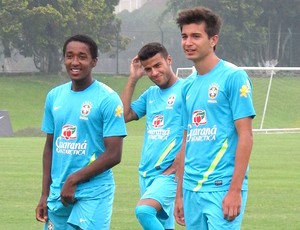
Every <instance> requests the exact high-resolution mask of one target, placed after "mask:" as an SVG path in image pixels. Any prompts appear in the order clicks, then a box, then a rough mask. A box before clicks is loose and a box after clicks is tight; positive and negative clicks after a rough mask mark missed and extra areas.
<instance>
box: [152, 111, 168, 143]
mask: <svg viewBox="0 0 300 230" xmlns="http://www.w3.org/2000/svg"><path fill="white" fill-rule="evenodd" d="M163 127H164V117H163V115H160V114H159V115H156V116H155V117H154V118H153V121H152V126H149V129H148V131H147V133H148V139H152V140H167V139H168V136H169V134H170V129H163Z"/></svg>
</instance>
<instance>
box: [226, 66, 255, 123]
mask: <svg viewBox="0 0 300 230" xmlns="http://www.w3.org/2000/svg"><path fill="white" fill-rule="evenodd" d="M227 87H228V97H229V102H230V106H231V110H232V114H233V119H234V120H238V119H241V118H244V117H254V116H255V111H254V107H253V101H252V83H251V81H250V79H249V77H248V75H247V73H246V72H245V71H244V70H238V71H236V72H234V73H233V74H232V76H231V77H230V78H228V82H227Z"/></svg>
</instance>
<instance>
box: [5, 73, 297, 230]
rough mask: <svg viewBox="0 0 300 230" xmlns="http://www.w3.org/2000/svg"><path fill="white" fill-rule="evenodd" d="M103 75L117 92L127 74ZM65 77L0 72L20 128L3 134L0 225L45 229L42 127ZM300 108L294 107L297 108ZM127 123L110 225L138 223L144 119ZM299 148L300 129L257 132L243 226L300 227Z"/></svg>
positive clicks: (9, 107)
mask: <svg viewBox="0 0 300 230" xmlns="http://www.w3.org/2000/svg"><path fill="white" fill-rule="evenodd" d="M99 79H101V81H103V82H106V83H107V84H108V85H110V86H112V87H113V88H114V89H116V91H117V92H121V90H122V88H123V86H124V84H125V82H126V78H123V77H119V78H110V77H101V78H100V77H99ZM65 81H66V78H64V77H63V76H61V77H56V76H53V77H51V76H48V77H42V76H33V77H32V76H31V77H0V109H6V110H8V111H9V114H10V118H11V121H12V125H13V129H14V132H15V134H16V135H15V137H9V138H0V181H1V182H0V223H1V224H0V229H5V230H20V229H30V230H31V229H32V230H35V229H42V224H41V223H38V222H36V220H35V213H34V209H35V207H36V205H37V202H38V200H39V196H40V191H41V172H42V165H41V157H42V156H41V155H42V149H43V144H44V141H45V138H44V137H43V136H42V135H41V134H40V133H39V131H38V130H39V127H40V123H41V119H42V113H43V104H44V100H45V96H46V93H47V91H48V90H49V89H50V88H52V87H53V86H55V85H57V84H59V83H62V82H65ZM298 83H299V82H298ZM149 84H150V83H149V81H148V80H147V79H145V80H144V81H142V82H141V83H139V85H138V86H137V87H138V88H137V89H138V91H137V92H136V95H138V94H139V92H140V91H143V90H144V89H145V88H146V87H148V85H149ZM263 84H265V83H263ZM294 84H295V82H294ZM262 88H263V87H262ZM260 91H263V90H260ZM287 96H288V95H287ZM287 96H286V97H287ZM274 97H275V96H274ZM292 100H294V99H292ZM256 101H258V100H256ZM297 103H298V104H299V102H296V104H295V105H297ZM257 107H261V105H257ZM287 107H288V106H287ZM294 107H299V106H294ZM287 109H288V108H285V110H287ZM297 109H298V108H294V110H293V111H294V112H295V110H296V114H297V113H298V112H297V111H298V110H297ZM258 112H259V111H258ZM298 116H299V113H298ZM270 119H271V120H272V117H271V118H270ZM274 119H275V117H274ZM276 119H277V118H276ZM127 128H128V136H127V137H126V138H125V141H124V151H123V157H122V162H121V164H120V165H118V166H116V167H115V168H114V173H115V179H116V196H115V203H114V212H113V217H112V224H111V229H112V230H114V229H116V230H117V229H133V230H135V229H140V227H139V225H138V224H137V221H136V219H135V216H134V207H135V204H136V202H137V201H138V198H139V191H138V177H137V166H138V161H139V154H140V149H141V146H142V141H143V140H142V138H143V128H144V124H143V122H142V121H139V122H132V123H129V124H128V125H127ZM33 136H34V137H33ZM299 149H300V134H296V133H294V134H255V135H254V148H253V152H252V156H251V160H250V174H249V177H250V181H249V199H248V204H247V208H246V213H245V218H244V222H243V227H242V229H243V230H252V229H261V230H273V229H276V230H277V229H278V230H281V229H282V230H286V229H288V230H296V229H300V218H299V213H300V199H299V195H300V180H299V178H300V168H299V166H300V163H299V162H300V152H299ZM176 229H184V228H182V227H179V226H177V228H176Z"/></svg>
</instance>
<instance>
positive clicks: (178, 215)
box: [174, 130, 187, 226]
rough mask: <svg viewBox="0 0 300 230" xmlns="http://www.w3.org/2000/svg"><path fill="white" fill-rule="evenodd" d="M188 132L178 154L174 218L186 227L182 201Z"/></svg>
mask: <svg viewBox="0 0 300 230" xmlns="http://www.w3.org/2000/svg"><path fill="white" fill-rule="evenodd" d="M186 135H187V134H186V130H185V131H184V134H183V141H182V145H181V148H180V152H179V154H178V167H177V170H176V178H177V180H178V182H177V190H176V198H175V209H174V216H175V220H176V222H177V223H178V224H179V225H182V226H184V225H185V221H184V212H183V211H184V210H183V200H182V182H183V173H184V158H185V146H186Z"/></svg>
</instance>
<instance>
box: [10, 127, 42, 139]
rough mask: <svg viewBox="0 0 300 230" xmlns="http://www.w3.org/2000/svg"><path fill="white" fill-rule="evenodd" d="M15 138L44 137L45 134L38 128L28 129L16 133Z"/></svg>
mask: <svg viewBox="0 0 300 230" xmlns="http://www.w3.org/2000/svg"><path fill="white" fill-rule="evenodd" d="M14 136H15V137H44V136H45V133H43V132H42V131H41V130H40V129H38V128H26V129H21V130H18V131H16V132H14Z"/></svg>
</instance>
